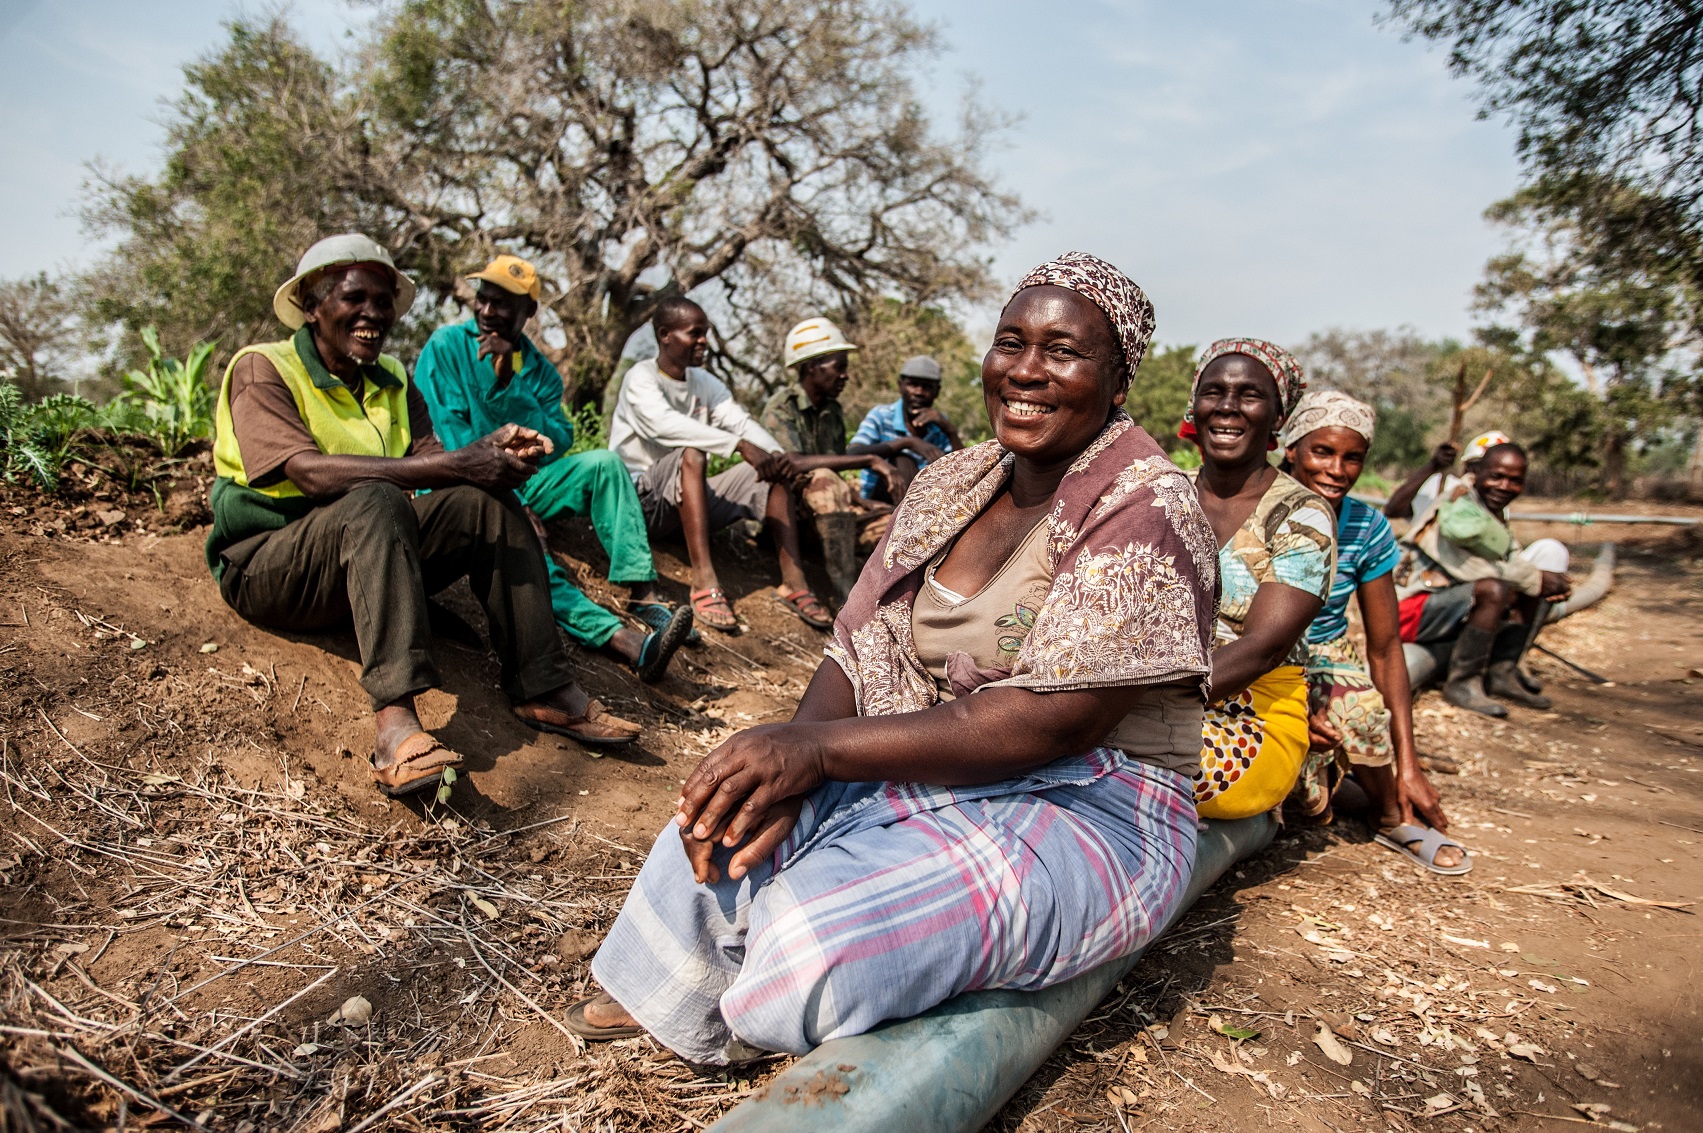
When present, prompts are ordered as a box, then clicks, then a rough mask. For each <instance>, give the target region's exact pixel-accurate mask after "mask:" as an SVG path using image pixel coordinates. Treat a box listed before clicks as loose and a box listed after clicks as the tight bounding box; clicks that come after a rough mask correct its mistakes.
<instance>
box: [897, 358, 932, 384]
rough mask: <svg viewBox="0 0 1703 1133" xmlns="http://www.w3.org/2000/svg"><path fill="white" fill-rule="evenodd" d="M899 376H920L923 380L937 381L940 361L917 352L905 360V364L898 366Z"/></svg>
mask: <svg viewBox="0 0 1703 1133" xmlns="http://www.w3.org/2000/svg"><path fill="white" fill-rule="evenodd" d="M899 376H900V377H901V378H920V379H922V380H923V381H925V382H938V381H939V380H940V363H939V362H936V361H935V360H934V359H933V358H930V357H929V356H928V355H926V354H918V355H915V356H914V357H911V358H908V359H906V360H905V364H904V365H903V366H900V367H899Z"/></svg>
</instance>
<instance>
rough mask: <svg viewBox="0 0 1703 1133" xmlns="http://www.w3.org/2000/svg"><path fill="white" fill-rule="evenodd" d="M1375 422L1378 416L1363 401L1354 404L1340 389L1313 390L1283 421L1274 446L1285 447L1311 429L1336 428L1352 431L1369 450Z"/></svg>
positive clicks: (1296, 404) (1352, 399) (1353, 400)
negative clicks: (1360, 437) (1281, 432)
mask: <svg viewBox="0 0 1703 1133" xmlns="http://www.w3.org/2000/svg"><path fill="white" fill-rule="evenodd" d="M1377 423H1378V415H1377V413H1375V412H1374V411H1373V409H1372V407H1371V406H1370V405H1367V404H1366V403H1365V402H1364V401H1357V400H1355V399H1354V398H1352V397H1349V396H1348V395H1347V394H1346V393H1343V392H1342V391H1341V390H1335V389H1316V390H1312V391H1310V392H1309V393H1307V394H1306V395H1305V396H1304V397H1302V398H1301V400H1300V401H1298V402H1296V403H1295V412H1293V413H1291V414H1290V415H1289V420H1288V421H1286V422H1284V425H1283V434H1282V436H1280V437H1278V439H1277V443H1278V444H1280V445H1282V446H1283V447H1284V448H1288V447H1289V446H1290V445H1292V444H1294V443H1295V442H1297V441H1299V440H1300V439H1301V438H1302V437H1304V436H1306V435H1307V434H1308V433H1310V432H1312V431H1313V430H1314V429H1329V428H1332V427H1336V428H1342V429H1353V430H1354V431H1355V432H1356V433H1359V434H1360V435H1361V436H1362V437H1365V438H1366V444H1367V446H1368V447H1369V446H1370V445H1371V444H1372V434H1373V432H1374V430H1375V429H1376V426H1377Z"/></svg>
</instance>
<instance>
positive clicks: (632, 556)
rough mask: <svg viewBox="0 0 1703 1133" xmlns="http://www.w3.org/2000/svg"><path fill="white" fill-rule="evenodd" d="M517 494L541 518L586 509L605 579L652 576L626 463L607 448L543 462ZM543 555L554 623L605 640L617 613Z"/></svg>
mask: <svg viewBox="0 0 1703 1133" xmlns="http://www.w3.org/2000/svg"><path fill="white" fill-rule="evenodd" d="M520 496H521V499H523V500H525V501H526V506H527V507H529V508H531V509H532V510H533V511H534V512H536V513H537V514H538V518H540V519H542V520H543V521H544V522H546V523H549V522H550V521H551V520H553V519H556V518H557V517H559V516H563V515H589V516H590V517H591V526H592V529H593V530H595V531H596V532H597V540H598V542H600V543H602V544H603V549H604V551H605V552H607V553H608V555H609V581H611V582H615V583H623V582H650V581H653V580H654V579H655V578H656V564H655V563H654V562H652V561H651V557H650V538H649V536H647V535H646V534H645V514H644V509H643V508H642V507H640V506H639V495H638V492H637V491H636V490H634V488H633V478H632V476H630V475H629V474H628V473H627V466H626V465H625V464H624V463H622V461H621V458H620V457H619V456H618V455H616V454H615V453H614V452H612V451H611V450H609V449H599V450H595V451H592V452H578V453H574V454H573V455H571V456H564V457H562V458H561V459H560V460H557V461H554V462H553V463H550V464H547V465H545V466H544V467H543V468H540V469H539V470H538V474H537V475H536V476H534V477H532V479H530V480H528V481H527V482H526V483H525V484H523V485H522V486H521V489H520ZM548 558H549V567H550V607H551V609H552V610H553V611H554V613H555V615H556V624H557V625H560V626H561V627H562V629H563V630H565V631H567V634H568V636H569V637H571V638H573V639H574V640H575V641H578V642H582V643H583V644H586V645H590V646H592V647H594V648H595V647H599V646H602V645H606V644H607V643H608V641H609V639H610V638H611V637H614V636H615V631H616V630H618V629H620V628H621V619H619V618H617V617H616V616H615V615H614V614H611V613H610V612H609V611H608V610H605V609H604V608H603V607H602V606H599V605H598V604H597V603H596V602H593V601H592V600H591V599H590V598H587V597H586V596H585V594H584V593H583V592H582V591H581V590H580V589H579V587H577V586H575V585H574V584H573V580H572V579H570V578H569V577H568V572H567V571H566V570H564V569H563V567H562V565H561V563H559V562H557V561H556V557H555V556H554V555H551V556H548Z"/></svg>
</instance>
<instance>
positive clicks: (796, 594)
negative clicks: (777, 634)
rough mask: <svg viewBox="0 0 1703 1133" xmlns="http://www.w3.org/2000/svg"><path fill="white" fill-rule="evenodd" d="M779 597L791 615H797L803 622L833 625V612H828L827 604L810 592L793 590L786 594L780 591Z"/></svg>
mask: <svg viewBox="0 0 1703 1133" xmlns="http://www.w3.org/2000/svg"><path fill="white" fill-rule="evenodd" d="M780 596H781V601H782V602H784V603H786V605H787V607H788V608H789V609H791V610H792V612H793V613H795V614H797V615H798V616H799V617H801V618H803V619H804V620H805V621H807V622H811V623H814V622H817V621H822V622H827V623H829V624H832V623H833V620H834V614H833V611H831V610H829V609H828V606H827V603H825V602H823V601H822V599H820V598H818V597H816V595H815V594H814V593H812V592H811V591H809V590H794V591H793V592H792V593H791V594H788V593H787V592H786V591H784V590H782V591H780Z"/></svg>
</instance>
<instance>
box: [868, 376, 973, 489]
mask: <svg viewBox="0 0 1703 1133" xmlns="http://www.w3.org/2000/svg"><path fill="white" fill-rule="evenodd" d="M908 432H910V430H909V429H907V428H905V399H904V398H902V397H901V398H900V399H899V400H898V401H893V402H889V403H888V404H886V405H877V406H876V407H875V408H874V409H871V410H870V411H869V413H868V415H867V416H865V417H864V419H863V424H861V425H859V426H858V427H857V432H856V433H853V434H852V439H851V443H852V444H854V445H878V444H883V443H885V442H887V441H896V440H898V439H899V438H900V437H902V436H904V435H906V434H907V433H908ZM921 436H922V439H923V440H925V441H927V442H928V443H929V444H931V445H933V446H934V447H935V448H937V449H939V450H940V451H941V452H951V451H952V442H951V441H950V440H948V439H947V436H946V430H945V429H942V428H941V427H940V426H939V425H933V424H931V425H928V426H927V427H925V428H924V429H923V431H922V434H921ZM906 455H908V456H910V457H911V458H913V459H914V460H915V461H916V462H917V467H919V468H920V467H922V466H923V465H925V464H927V463H928V461H926V460H924V459H922V457H920V456H917V454H916V453H914V452H913V453H907V454H906ZM880 484H881V477H879V476H877V475H876V474H875V473H873V472H870V471H867V470H865V472H864V474H863V495H864V498H865V499H868V498H871V497H873V496H874V495H875V489H876V488H877V487H879V486H880Z"/></svg>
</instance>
